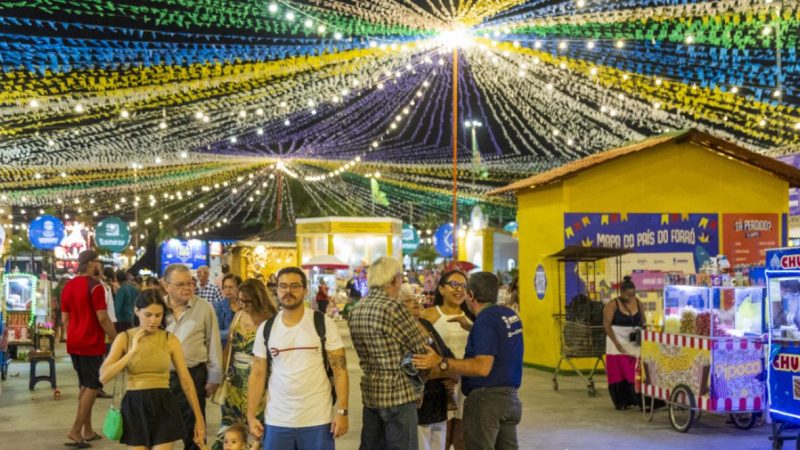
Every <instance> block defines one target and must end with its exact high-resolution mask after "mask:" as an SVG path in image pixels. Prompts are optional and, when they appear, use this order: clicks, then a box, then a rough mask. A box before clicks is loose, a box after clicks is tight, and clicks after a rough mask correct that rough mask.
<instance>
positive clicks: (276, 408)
mask: <svg viewBox="0 0 800 450" xmlns="http://www.w3.org/2000/svg"><path fill="white" fill-rule="evenodd" d="M307 292H308V285H307V280H306V275H305V273H304V272H303V271H302V270H301V269H300V268H298V267H287V268H284V269H282V270H281V271H280V272H278V301H279V302H280V304H281V306H282V310H281V311H280V312H279V313H278V314H277V315H276V316H274V317H273V318H272V319H270V320H268V321H266V322H264V323H262V324H261V325H260V326H259V328H258V331H257V332H256V340H255V344H254V346H253V361H252V366H251V370H250V379H249V384H248V390H247V399H248V400H247V403H248V405H247V422H248V425H249V427H250V432H251V433H252V434H253V435H254V436H256V437H262V436H263V448H265V449H271V448H275V449H278V448H295V449H298V450H304V449H309V450H311V449H314V450H316V449H321V450H327V449H330V450H332V449H334V448H335V444H334V439H335V438H338V437H340V436H342V435H343V434H345V433H346V432H347V428H348V417H347V414H348V411H347V406H348V391H349V381H348V376H347V362H346V359H345V350H344V344H343V343H342V339H341V336H340V335H339V330H338V328H337V326H336V323H335V322H334V321H333V319H331V318H330V317H328V316H325V315H324V314H321V313H319V312H315V311H312V310H311V309H309V308H306V307H305V303H304V299H305V297H306V294H307ZM267 380H268V383H269V386H268V389H269V401H268V403H267V407H266V413H265V420H264V422H265V424H262V423H261V422H260V421H259V420H258V418H257V417H256V415H257V414H258V410H259V406H260V405H261V402H263V399H264V388H265V386H266V385H267ZM265 425H266V427H265Z"/></svg>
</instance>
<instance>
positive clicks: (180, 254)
mask: <svg viewBox="0 0 800 450" xmlns="http://www.w3.org/2000/svg"><path fill="white" fill-rule="evenodd" d="M170 264H183V265H185V266H186V267H188V268H190V269H193V270H197V269H198V268H199V267H200V266H205V265H208V246H207V245H206V241H201V240H199V239H191V240H188V241H185V240H180V239H170V240H168V241H166V242H164V243H163V244H161V274H162V275H163V274H164V270H166V268H167V266H169V265H170Z"/></svg>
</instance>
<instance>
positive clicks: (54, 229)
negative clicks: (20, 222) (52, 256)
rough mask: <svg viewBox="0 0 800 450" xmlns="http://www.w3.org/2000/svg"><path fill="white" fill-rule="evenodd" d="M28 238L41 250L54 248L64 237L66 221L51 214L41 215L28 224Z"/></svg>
mask: <svg viewBox="0 0 800 450" xmlns="http://www.w3.org/2000/svg"><path fill="white" fill-rule="evenodd" d="M28 239H29V240H30V241H31V245H33V246H34V247H36V248H38V249H40V250H52V249H54V248H56V247H58V246H59V244H61V240H63V239H64V222H62V221H61V219H59V218H57V217H53V216H49V215H44V216H39V217H37V218H36V219H34V221H33V222H31V224H30V225H29V226H28Z"/></svg>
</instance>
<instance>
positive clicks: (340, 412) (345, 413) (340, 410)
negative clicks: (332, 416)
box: [336, 408, 347, 416]
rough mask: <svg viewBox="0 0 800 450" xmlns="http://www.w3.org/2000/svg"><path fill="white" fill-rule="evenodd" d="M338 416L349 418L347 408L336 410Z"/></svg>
mask: <svg viewBox="0 0 800 450" xmlns="http://www.w3.org/2000/svg"><path fill="white" fill-rule="evenodd" d="M336 414H338V415H340V416H347V408H345V409H337V410H336Z"/></svg>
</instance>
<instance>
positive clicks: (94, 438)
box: [83, 433, 103, 442]
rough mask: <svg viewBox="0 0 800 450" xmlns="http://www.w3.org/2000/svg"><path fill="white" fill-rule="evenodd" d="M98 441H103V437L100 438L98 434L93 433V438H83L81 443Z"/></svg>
mask: <svg viewBox="0 0 800 450" xmlns="http://www.w3.org/2000/svg"><path fill="white" fill-rule="evenodd" d="M100 439H103V436H100V433H95V434H94V436H92V437H90V438H84V439H83V442H93V441H99V440H100Z"/></svg>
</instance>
